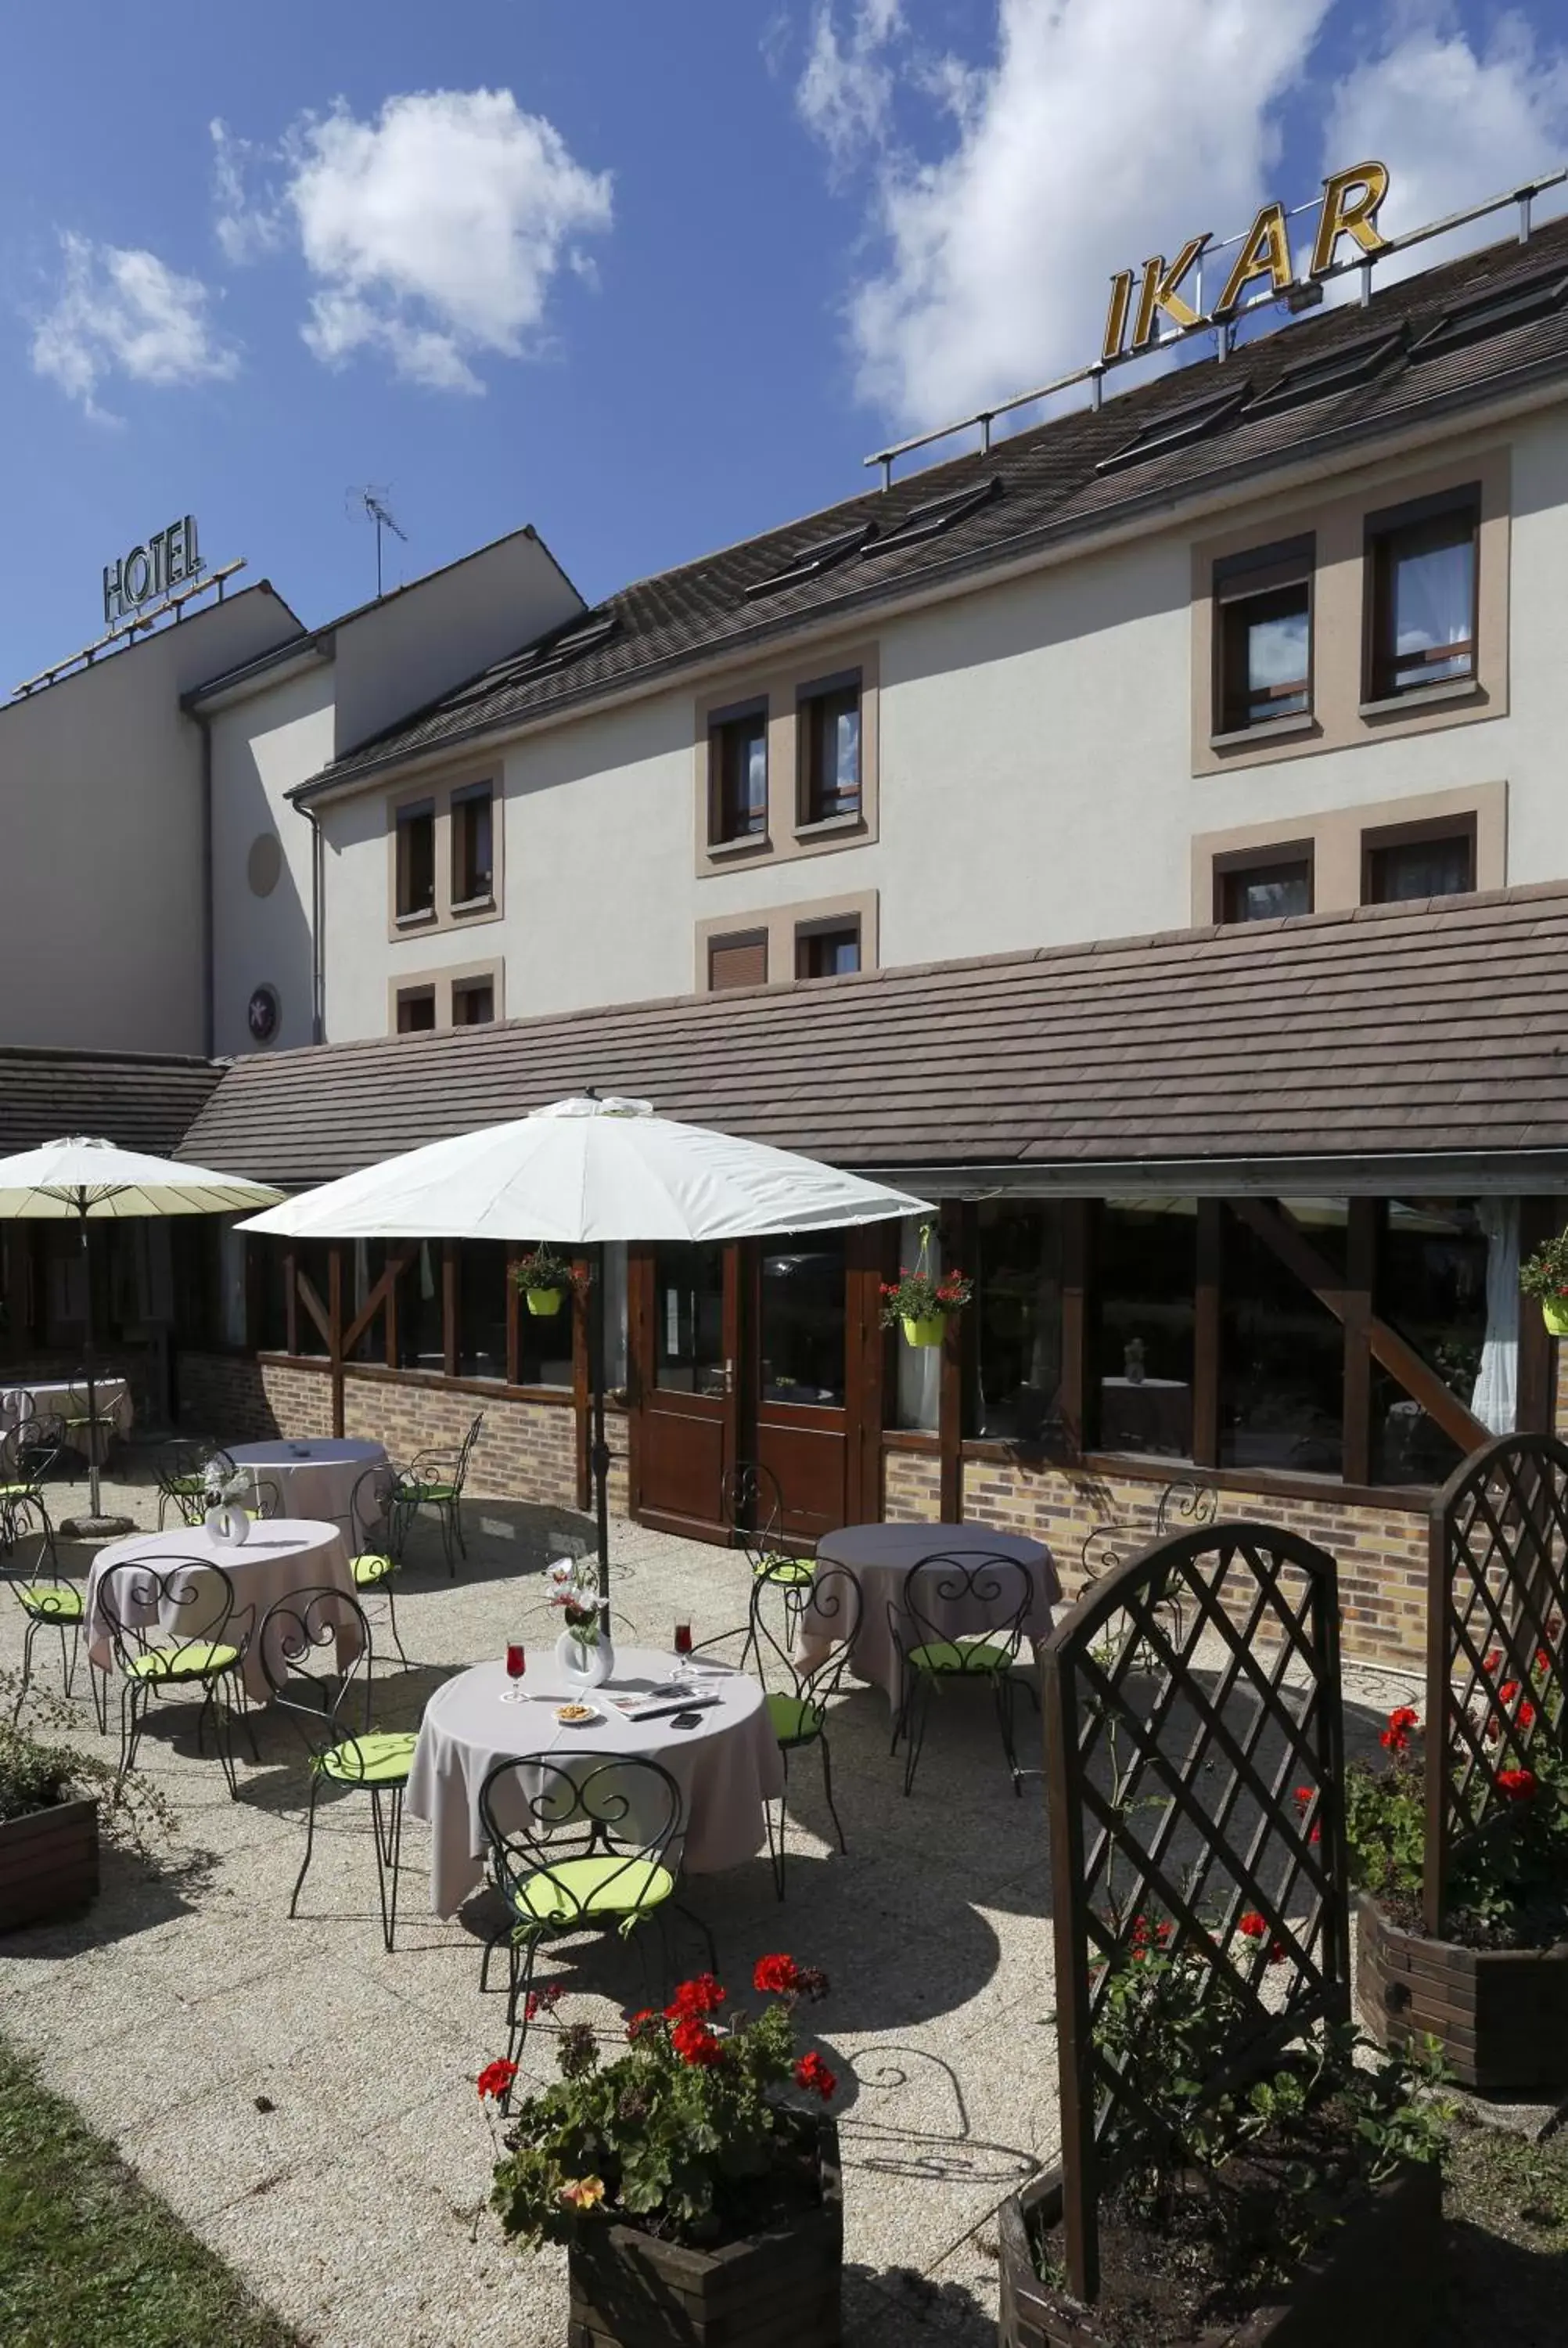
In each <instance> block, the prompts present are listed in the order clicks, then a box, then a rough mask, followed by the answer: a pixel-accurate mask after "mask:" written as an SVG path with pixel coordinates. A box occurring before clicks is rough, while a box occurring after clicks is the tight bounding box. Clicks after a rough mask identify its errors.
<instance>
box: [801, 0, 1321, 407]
mask: <svg viewBox="0 0 1568 2348" xmlns="http://www.w3.org/2000/svg"><path fill="white" fill-rule="evenodd" d="M1327 6H1328V0H1274V5H1272V6H1270V7H1269V8H1267V9H1264V8H1260V7H1258V6H1257V5H1255V0H999V6H998V32H997V47H996V54H995V57H994V58H993V59H992V60H991V61H990V63H989V64H988V65H986V66H984V67H978V68H977V67H964V66H961V65H958V64H957V63H956V62H955V61H953V60H950V59H932V58H929V57H925V58H922V57H910V59H909V60H908V62H907V75H908V78H909V80H910V82H911V84H912V85H913V86H915V87H917V88H919V89H921V90H922V91H923V92H924V93H925V94H926V95H927V97H935V98H938V102H939V103H941V104H942V105H943V106H944V108H945V119H946V120H947V122H948V141H949V143H948V150H947V152H946V153H945V154H943V155H942V156H940V157H939V158H938V160H935V161H919V160H915V159H914V158H912V157H910V156H909V155H908V154H907V153H905V152H901V151H899V150H898V149H897V148H896V147H895V148H890V149H888V151H887V152H886V155H885V156H884V157H883V158H882V160H880V161H878V162H877V163H876V165H875V170H874V192H873V202H874V207H875V220H876V227H877V228H878V230H879V231H880V232H881V234H882V236H883V238H884V240H885V251H884V253H883V257H882V259H881V262H880V264H879V265H878V266H877V267H876V268H875V269H874V270H873V271H872V273H870V274H868V275H866V277H864V278H863V279H862V280H861V282H860V283H859V284H858V285H857V286H856V288H855V290H854V292H853V294H852V296H851V303H850V333H851V341H852V345H853V347H854V352H855V355H856V364H857V372H858V377H859V383H860V387H861V389H862V391H863V393H864V394H865V395H866V396H867V397H868V398H870V399H871V400H873V401H875V402H876V404H877V405H878V406H879V407H883V408H884V409H886V410H887V411H890V412H891V413H892V414H893V415H895V416H896V417H898V418H899V419H900V420H902V421H904V422H906V423H907V424H910V425H913V426H919V425H926V424H930V423H934V422H938V421H940V420H941V419H942V417H946V416H952V415H959V414H962V413H963V412H965V411H966V410H968V409H972V408H974V407H979V406H980V405H981V404H983V402H984V401H985V400H986V399H988V398H994V397H999V396H1004V395H1005V394H1006V393H1008V392H1011V391H1018V390H1021V389H1023V388H1025V387H1026V386H1028V385H1029V384H1030V383H1031V382H1040V381H1043V380H1045V379H1046V378H1048V377H1049V376H1052V375H1055V374H1060V373H1064V372H1066V371H1067V370H1068V369H1069V368H1071V367H1072V366H1075V365H1077V364H1080V363H1081V362H1083V361H1085V360H1087V359H1089V358H1090V357H1091V356H1092V355H1094V353H1095V352H1096V351H1097V350H1098V348H1099V342H1100V335H1101V329H1102V323H1103V318H1104V314H1105V306H1106V300H1107V296H1108V291H1109V288H1108V283H1107V281H1108V279H1109V277H1110V274H1111V273H1112V271H1113V270H1116V269H1120V268H1126V267H1129V266H1132V265H1136V264H1137V263H1141V262H1142V261H1143V258H1144V256H1145V255H1146V254H1148V253H1149V252H1153V251H1154V250H1156V249H1158V248H1160V247H1162V246H1163V249H1164V250H1165V252H1167V253H1169V252H1173V251H1174V250H1175V248H1176V246H1177V245H1178V244H1179V243H1180V242H1181V241H1182V240H1183V238H1184V237H1185V236H1187V235H1190V234H1192V233H1194V232H1196V231H1197V230H1200V229H1204V228H1210V229H1212V230H1214V232H1215V234H1216V235H1218V236H1228V235H1230V234H1233V233H1234V232H1235V231H1236V230H1238V229H1240V228H1242V227H1245V224H1246V222H1247V221H1249V220H1250V218H1251V217H1252V214H1253V211H1255V208H1256V206H1257V204H1258V203H1260V202H1261V201H1263V200H1264V199H1265V197H1266V196H1268V195H1272V194H1273V193H1274V192H1275V191H1274V189H1273V186H1272V184H1271V175H1272V169H1273V166H1274V164H1275V162H1276V158H1277V154H1278V149H1279V136H1278V131H1277V127H1276V118H1275V109H1276V107H1277V105H1278V102H1279V100H1280V99H1281V98H1282V97H1283V96H1284V95H1285V93H1286V91H1288V90H1289V89H1290V88H1292V86H1293V85H1294V84H1295V83H1296V81H1297V80H1298V78H1299V77H1300V76H1301V74H1302V71H1303V68H1304V67H1305V64H1306V61H1307V56H1308V54H1309V52H1310V50H1311V48H1312V46H1313V43H1314V41H1315V40H1316V38H1317V31H1318V27H1319V26H1320V25H1321V23H1322V20H1323V17H1324V15H1326V13H1327ZM814 60H815V50H814ZM873 62H874V63H876V64H878V65H879V66H880V67H882V68H883V69H885V67H886V55H885V49H884V51H883V52H879V53H877V56H876V57H875V58H874V59H873ZM808 71H809V68H808ZM818 103H819V104H820V101H818ZM803 105H804V99H803ZM825 119H826V120H827V122H828V123H829V125H830V126H831V125H835V124H836V123H837V122H838V121H839V120H840V119H842V116H841V115H835V114H834V113H833V112H832V111H831V109H830V110H829V111H828V113H827V115H826V117H825ZM880 119H881V120H882V121H883V122H886V107H885V106H884V108H883V111H882V114H881V116H880ZM823 135H825V136H828V137H829V143H830V149H831V136H830V133H829V132H828V131H825V132H824V134H823Z"/></svg>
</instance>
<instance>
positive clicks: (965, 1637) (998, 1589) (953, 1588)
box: [887, 1550, 1034, 1655]
mask: <svg viewBox="0 0 1568 2348" xmlns="http://www.w3.org/2000/svg"><path fill="white" fill-rule="evenodd" d="M1033 1598H1034V1582H1033V1581H1032V1579H1031V1578H1030V1570H1029V1568H1028V1567H1027V1566H1026V1565H1022V1564H1020V1561H1019V1560H1018V1559H1017V1558H1016V1557H1004V1556H1001V1555H999V1554H995V1553H992V1552H990V1551H989V1550H960V1551H959V1552H958V1553H957V1554H956V1555H955V1554H952V1553H948V1552H938V1554H936V1555H933V1556H931V1557H923V1558H921V1559H920V1560H918V1561H917V1563H916V1564H914V1565H912V1566H910V1567H909V1569H908V1570H907V1573H906V1574H905V1576H904V1579H903V1581H902V1583H901V1584H900V1586H899V1591H898V1597H897V1601H894V1602H893V1603H890V1604H889V1606H888V1609H887V1620H888V1624H889V1627H890V1629H891V1631H892V1633H893V1643H894V1645H895V1646H896V1647H897V1649H898V1652H899V1653H900V1654H901V1655H906V1654H909V1653H913V1651H914V1650H915V1649H916V1648H917V1647H929V1646H940V1645H946V1644H948V1643H952V1642H954V1641H957V1642H958V1643H960V1644H961V1643H964V1642H966V1641H969V1640H973V1639H975V1638H976V1637H981V1638H983V1639H984V1640H985V1642H986V1644H987V1645H988V1646H991V1647H997V1648H999V1649H1000V1650H1001V1652H1002V1653H1005V1654H1009V1655H1016V1654H1017V1653H1018V1652H1019V1649H1020V1647H1021V1646H1022V1644H1023V1626H1024V1622H1025V1619H1026V1617H1027V1616H1028V1613H1029V1610H1030V1604H1031V1602H1032V1601H1033Z"/></svg>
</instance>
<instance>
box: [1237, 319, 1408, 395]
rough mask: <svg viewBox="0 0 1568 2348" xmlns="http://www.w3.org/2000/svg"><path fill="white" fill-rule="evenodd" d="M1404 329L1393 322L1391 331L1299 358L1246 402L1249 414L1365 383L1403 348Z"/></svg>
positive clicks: (1358, 338) (1346, 389)
mask: <svg viewBox="0 0 1568 2348" xmlns="http://www.w3.org/2000/svg"><path fill="white" fill-rule="evenodd" d="M1404 343H1405V330H1404V328H1403V326H1396V327H1395V328H1394V330H1393V332H1392V333H1391V334H1382V335H1358V336H1357V338H1356V340H1355V341H1354V342H1353V343H1341V344H1340V345H1339V346H1338V348H1337V350H1332V351H1319V352H1318V354H1317V357H1316V358H1310V359H1302V360H1300V361H1298V363H1297V364H1296V366H1291V367H1286V370H1285V373H1284V374H1283V375H1282V376H1279V377H1278V378H1277V379H1276V381H1275V382H1273V383H1271V384H1270V385H1268V386H1267V388H1266V390H1263V391H1260V392H1259V393H1258V395H1257V396H1256V398H1255V399H1252V400H1249V401H1248V403H1247V411H1246V412H1247V414H1248V415H1249V416H1272V415H1274V414H1275V413H1276V410H1277V409H1279V408H1282V407H1302V406H1304V405H1305V403H1306V402H1307V400H1309V399H1326V398H1327V396H1328V395H1329V393H1330V392H1334V391H1350V390H1353V389H1354V388H1355V386H1357V385H1358V384H1362V383H1369V382H1370V381H1371V379H1372V377H1373V376H1375V375H1376V374H1378V371H1379V369H1380V368H1381V367H1382V366H1384V365H1385V364H1386V362H1387V361H1388V360H1389V359H1391V358H1392V357H1393V356H1394V355H1395V353H1396V352H1398V351H1400V350H1402V349H1403V348H1404Z"/></svg>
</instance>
